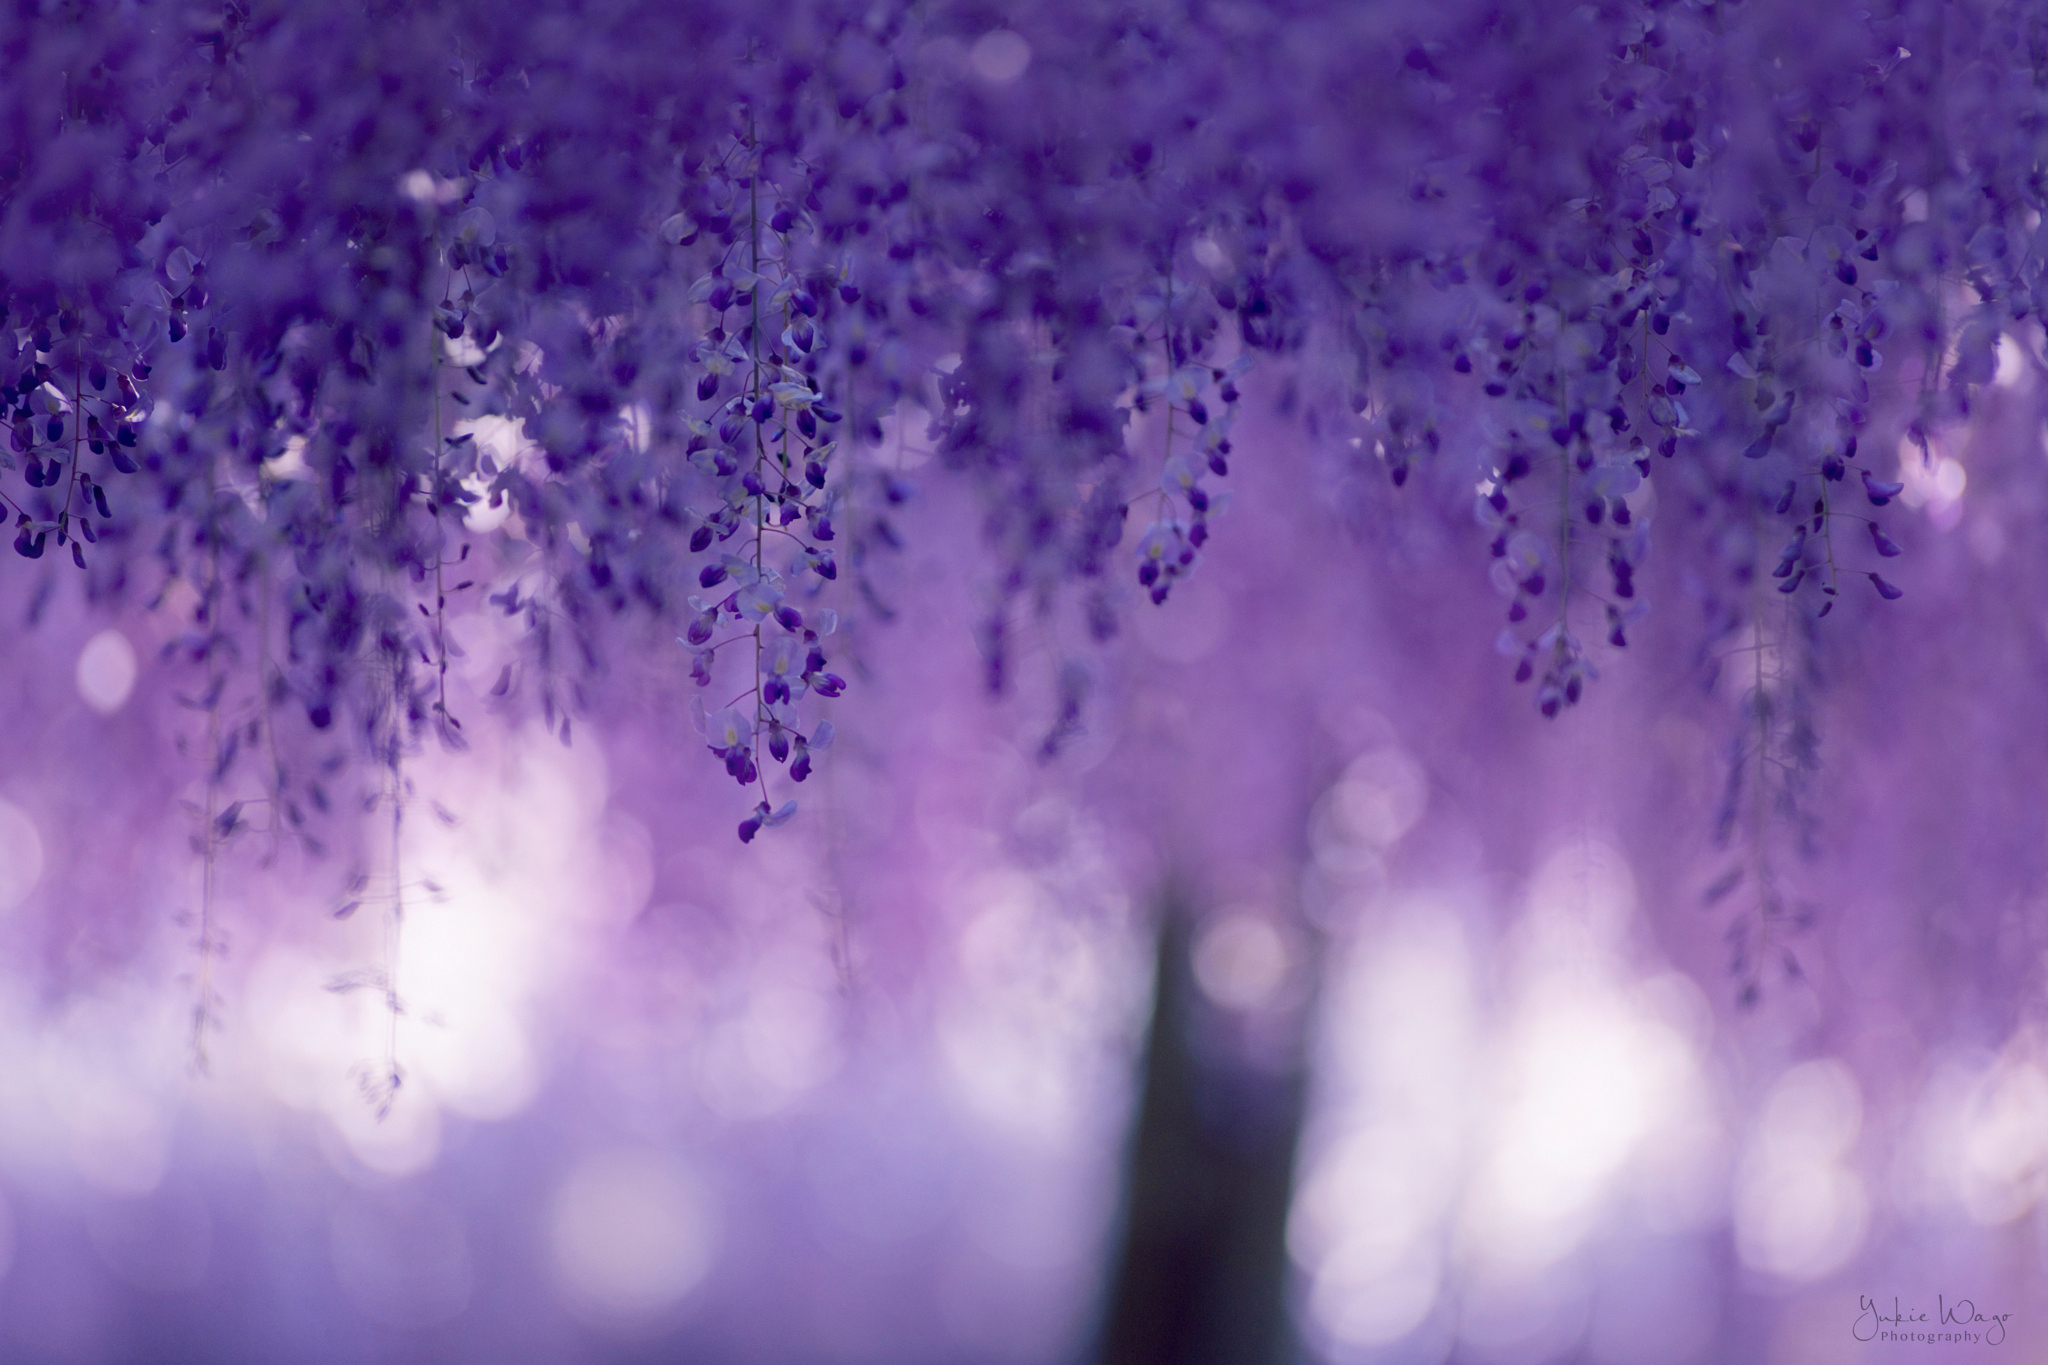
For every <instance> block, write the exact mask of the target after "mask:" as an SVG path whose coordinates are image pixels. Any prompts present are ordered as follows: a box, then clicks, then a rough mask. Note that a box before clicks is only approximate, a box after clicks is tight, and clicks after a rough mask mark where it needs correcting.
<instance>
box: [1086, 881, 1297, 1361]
mask: <svg viewBox="0 0 2048 1365" xmlns="http://www.w3.org/2000/svg"><path fill="white" fill-rule="evenodd" d="M1160 921H1161V928H1160V934H1159V958H1158V970H1157V977H1156V982H1157V984H1156V987H1155V993H1154V1001H1153V1008H1152V1020H1151V1026H1150V1032H1149V1035H1148V1038H1147V1042H1146V1047H1145V1056H1144V1082H1143V1094H1142V1098H1141V1099H1140V1101H1139V1107H1138V1117H1137V1124H1136V1129H1135V1132H1134V1134H1133V1137H1132V1142H1131V1147H1130V1153H1129V1166H1128V1171H1127V1174H1126V1178H1125V1186H1124V1208H1123V1217H1122V1222H1121V1229H1120V1231H1121V1236H1120V1239H1119V1245H1118V1247H1117V1249H1116V1250H1115V1252H1114V1253H1113V1259H1112V1264H1111V1269H1110V1278H1109V1283H1108V1298H1107V1303H1106V1305H1105V1310H1104V1316H1103V1321H1102V1330H1101V1335H1100V1337H1099V1339H1098V1341H1097V1343H1096V1354H1095V1360H1096V1361H1097V1362H1099V1365H1282V1363H1283V1362H1288V1361H1292V1360H1294V1359H1295V1358H1296V1356H1297V1352H1296V1351H1295V1349H1294V1340H1293V1333H1292V1331H1291V1325H1290V1316H1289V1313H1288V1306H1287V1249H1286V1226H1287V1209H1288V1201H1289V1196H1290V1194H1291V1190H1292V1185H1293V1174H1294V1149H1295V1142H1296V1138H1297V1137H1298V1135H1299V1133H1300V1128H1301V1116H1302V1098H1303V1090H1304V1079H1305V1078H1304V1068H1303V1064H1302V1053H1303V1049H1302V1046H1301V1034H1302V1020H1303V1019H1305V1018H1306V1015H1307V1011H1306V1010H1305V1009H1301V1008H1296V1009H1293V1010H1289V1011H1288V1012H1287V1018H1286V1019H1285V1020H1284V1021H1282V1022H1281V1028H1282V1029H1283V1030H1284V1032H1285V1035H1286V1036H1285V1037H1283V1038H1281V1039H1279V1040H1278V1043H1279V1045H1278V1047H1277V1048H1276V1047H1275V1046H1274V1045H1273V1044H1274V1042H1275V1040H1274V1039H1273V1037H1272V1034H1271V1029H1270V1028H1269V1029H1267V1030H1266V1032H1265V1036H1264V1038H1263V1043H1264V1045H1263V1046H1251V1045H1248V1039H1247V1034H1246V1029H1245V1027H1244V1025H1245V1022H1246V1021H1245V1020H1243V1019H1242V1018H1240V1017H1238V1016H1236V1015H1234V1014H1233V1013H1232V1012H1231V1011H1228V1010H1224V1009H1221V1008H1219V1007H1218V1006H1216V1005H1214V1004H1213V1003H1211V1002H1210V1001H1209V1000H1208V999H1207V998H1206V997H1205V996H1204V995H1203V994H1202V992H1201V990H1200V988H1199V987H1198V986H1197V984H1196V981H1195V976H1194V972H1193V969H1192V960H1191V949H1192V946H1193V943H1194V939H1195V929H1196V926H1195V925H1194V924H1193V923H1191V916H1190V914H1189V912H1188V908H1187V906H1186V905H1185V903H1184V902H1182V901H1180V900H1179V899H1178V898H1173V899H1169V900H1168V902H1167V904H1166V905H1165V906H1164V909H1163V913H1162V914H1161V916H1160ZM1262 1022H1264V1023H1266V1024H1271V1023H1273V1022H1274V1021H1272V1020H1265V1021H1262ZM1252 1041H1257V1040H1252Z"/></svg>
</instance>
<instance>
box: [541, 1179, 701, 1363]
mask: <svg viewBox="0 0 2048 1365" xmlns="http://www.w3.org/2000/svg"><path fill="white" fill-rule="evenodd" d="M717 1240H718V1239H717V1228H716V1223H715V1219H714V1216H713V1212H712V1207H711V1201H710V1200H709V1198H708V1197H707V1196H706V1194H705V1192H704V1189H703V1187H702V1185H701V1183H700V1182H699V1181H698V1180H697V1179H696V1178H695V1177H693V1176H692V1175H691V1174H690V1172H689V1171H687V1170H685V1169H684V1168H683V1166H682V1165H681V1164H680V1163H679V1162H677V1161H676V1160H674V1159H673V1158H671V1157H669V1156H667V1155H666V1154H664V1153H661V1152H656V1151H634V1150H621V1151H613V1152H606V1153H602V1154H599V1155H596V1156H591V1157H586V1158H585V1159H584V1160H583V1161H582V1162H581V1163H580V1164H579V1165H578V1166H577V1167H576V1169H575V1170H574V1171H572V1172H570V1174H569V1178H568V1179H567V1180H565V1181H563V1182H562V1185H561V1188H560V1189H558V1190H556V1192H555V1198H554V1203H553V1207H552V1210H551V1215H550V1219H549V1224H548V1244H549V1250H550V1252H551V1253H552V1258H553V1267H554V1272H555V1280H556V1284H557V1287H558V1288H559V1290H560V1292H561V1295H562V1298H563V1300H564V1301H565V1302H566V1303H567V1304H568V1305H569V1307H571V1308H572V1309H574V1310H576V1311H577V1312H579V1313H580V1314H582V1315H583V1316H585V1317H589V1318H594V1319H596V1320H597V1321H599V1322H600V1323H604V1324H613V1325H630V1324H631V1323H632V1322H633V1321H634V1320H636V1319H643V1318H646V1317H649V1316H651V1315H653V1314H655V1313H658V1312H660V1311H661V1310H662V1309H664V1308H667V1307H668V1306H669V1305H670V1304H672V1303H675V1302H676V1301H677V1300H678V1299H680V1298H682V1297H683V1296H684V1295H685V1294H687V1293H689V1292H690V1291H691V1290H692V1289H694V1288H696V1287H697V1285H698V1283H699V1282H701V1281H702V1280H703V1278H704V1276H705V1275H706V1274H707V1273H708V1272H709V1271H710V1269H711V1266H712V1263H713V1260H714V1253H715V1251H716V1248H717Z"/></svg>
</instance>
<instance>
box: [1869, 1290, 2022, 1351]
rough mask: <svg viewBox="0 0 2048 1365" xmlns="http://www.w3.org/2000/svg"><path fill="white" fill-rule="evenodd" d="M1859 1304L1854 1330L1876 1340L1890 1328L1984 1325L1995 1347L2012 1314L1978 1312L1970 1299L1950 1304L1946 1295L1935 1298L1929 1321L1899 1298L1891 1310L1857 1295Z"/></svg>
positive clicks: (1987, 1339)
mask: <svg viewBox="0 0 2048 1365" xmlns="http://www.w3.org/2000/svg"><path fill="white" fill-rule="evenodd" d="M1856 1306H1857V1307H1858V1308H1859V1309H1861V1310H1862V1311H1861V1312H1859V1313H1858V1314H1857V1315H1856V1325H1855V1327H1854V1328H1852V1329H1851V1330H1852V1331H1853V1332H1854V1333H1855V1336H1856V1340H1858V1341H1874V1340H1876V1338H1877V1335H1878V1333H1880V1332H1882V1331H1885V1330H1886V1329H1887V1328H1889V1329H1890V1330H1892V1331H1894V1332H1897V1331H1901V1330H1918V1331H1923V1332H1925V1331H1956V1330H1964V1331H1967V1330H1969V1329H1971V1328H1973V1327H1981V1328H1982V1330H1983V1334H1984V1344H1985V1345H1986V1346H1996V1345H1998V1344H1999V1343H2000V1342H2002V1341H2004V1340H2005V1323H2006V1319H2008V1318H2010V1317H2011V1316H2012V1314H2010V1313H1979V1312H1978V1311H1977V1305H1976V1303H1975V1302H1974V1301H1973V1300H1970V1299H1957V1300H1956V1301H1955V1302H1954V1303H1950V1302H1949V1301H1948V1299H1947V1297H1946V1296H1945V1295H1940V1294H1937V1295H1935V1297H1934V1307H1935V1317H1934V1318H1933V1319H1932V1320H1931V1321H1930V1319H1929V1318H1928V1316H1927V1314H1926V1313H1924V1312H1915V1311H1914V1310H1912V1309H1910V1308H1905V1307H1902V1306H1901V1305H1900V1303H1899V1300H1898V1299H1897V1298H1896V1297H1894V1298H1893V1299H1892V1311H1891V1312H1889V1313H1887V1312H1885V1311H1884V1305H1882V1304H1880V1303H1879V1302H1878V1301H1877V1300H1876V1299H1872V1298H1866V1297H1865V1296H1863V1295H1861V1294H1858V1295H1857V1296H1856Z"/></svg>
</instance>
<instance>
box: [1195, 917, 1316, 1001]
mask: <svg viewBox="0 0 2048 1365" xmlns="http://www.w3.org/2000/svg"><path fill="white" fill-rule="evenodd" d="M1292 956H1293V955H1292V954H1291V953H1289V952H1288V950H1287V940H1286V939H1284V938H1282V937H1281V936H1280V931H1279V930H1278V929H1276V928H1274V927H1273V924H1272V922H1271V921H1270V920H1268V919H1266V918H1265V917H1264V916H1262V915H1255V914H1244V913H1237V914H1226V915H1224V916H1222V917H1220V918H1218V919H1217V920H1215V921H1213V922H1212V923H1209V924H1206V925H1204V926H1203V927H1202V933H1201V936H1200V937H1199V938H1197V939H1196V940H1195V953H1194V959H1195V983H1196V984H1197V985H1199V986H1200V987H1201V988H1202V993H1203V994H1204V995H1206V996H1208V997H1209V998H1210V999H1211V1000H1213V1001H1215V1002H1216V1003H1217V1004H1219V1005H1222V1006H1223V1007H1224V1008H1226V1009H1234V1010H1255V1009H1258V1008H1259V1007H1260V1006H1262V1005H1265V1004H1268V1003H1270V1002H1271V1001H1272V999H1273V997H1274V996H1275V995H1277V994H1279V992H1280V988H1281V986H1283V985H1285V984H1286V982H1287V974H1288V968H1289V966H1290V965H1291V959H1292Z"/></svg>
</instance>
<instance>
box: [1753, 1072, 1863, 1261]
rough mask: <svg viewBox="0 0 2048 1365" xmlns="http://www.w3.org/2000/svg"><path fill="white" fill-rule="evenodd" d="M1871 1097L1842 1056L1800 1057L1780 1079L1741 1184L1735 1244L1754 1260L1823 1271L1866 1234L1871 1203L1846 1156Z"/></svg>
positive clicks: (1850, 1253)
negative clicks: (1865, 1098)
mask: <svg viewBox="0 0 2048 1365" xmlns="http://www.w3.org/2000/svg"><path fill="white" fill-rule="evenodd" d="M1862 1124H1863V1097H1862V1094H1861V1092H1860V1091H1859V1090H1858V1089H1857V1086H1856V1078H1855V1077H1854V1076H1852V1075H1851V1074H1850V1073H1849V1068H1848V1067H1846V1066H1844V1065H1842V1063H1840V1062H1838V1061H1836V1060H1834V1059H1832V1058H1826V1059H1822V1060H1819V1061H1812V1062H1805V1063H1802V1064H1801V1065H1799V1066H1796V1067H1793V1068H1792V1069H1791V1070H1790V1071H1788V1072H1786V1073H1785V1074H1784V1075H1783V1076H1782V1077H1780V1078H1779V1080H1778V1083H1777V1085H1776V1086H1774V1087H1772V1090H1771V1095H1770V1099H1769V1101H1768V1102H1767V1103H1766V1104H1765V1106H1764V1114H1763V1121H1762V1123H1761V1124H1760V1125H1759V1128H1758V1131H1757V1133H1756V1136H1755V1138H1754V1139H1753V1141H1752V1143H1751V1145H1750V1150H1749V1151H1748V1153H1747V1154H1746V1155H1745V1157H1744V1160H1743V1164H1742V1170H1741V1172H1740V1174H1739V1175H1738V1177H1737V1180H1736V1190H1735V1244H1736V1248H1737V1250H1738V1251H1739V1252H1740V1253H1741V1255H1742V1259H1743V1261H1744V1262H1745V1263H1746V1264H1748V1265H1749V1266H1751V1267H1753V1268H1755V1269H1757V1270H1762V1271H1767V1272H1769V1273H1771V1274H1774V1275H1778V1276H1781V1277H1783V1278H1785V1279H1788V1280H1817V1279H1820V1278H1821V1277H1823V1276H1825V1275H1828V1274H1831V1273H1832V1272H1834V1271H1835V1270H1838V1269H1840V1268H1841V1267H1842V1266H1843V1265H1846V1264H1847V1263H1848V1261H1849V1258H1850V1257H1851V1256H1853V1255H1855V1253H1856V1249H1857V1248H1858V1247H1860V1246H1861V1245H1862V1244H1863V1234H1864V1231H1865V1229H1866V1228H1867V1227H1868V1225H1869V1222H1870V1203H1869V1200H1868V1199H1867V1198H1866V1197H1865V1195H1864V1192H1863V1182H1862V1181H1861V1180H1860V1179H1858V1178H1857V1176H1856V1175H1855V1173H1854V1172H1852V1171H1851V1170H1849V1169H1848V1166H1847V1158H1848V1156H1849V1152H1850V1149H1851V1148H1852V1147H1853V1146H1854V1145H1855V1142H1856V1135H1857V1133H1858V1131H1859V1130H1860V1129H1861V1127H1862Z"/></svg>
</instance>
